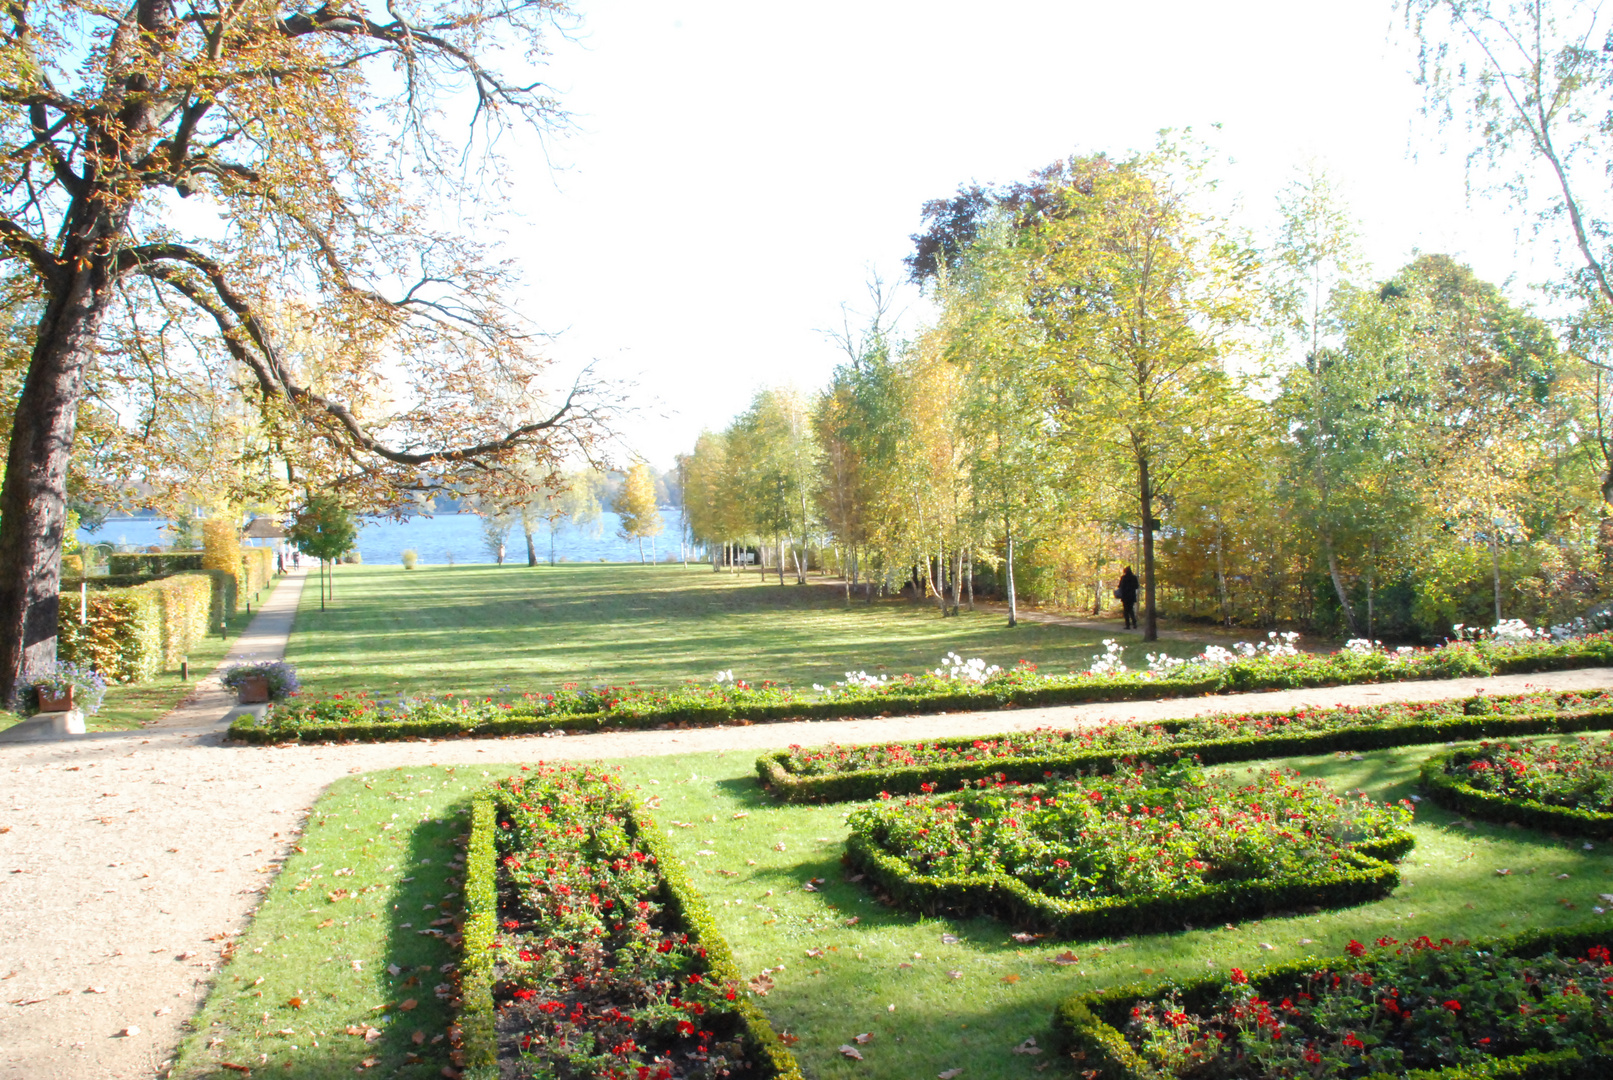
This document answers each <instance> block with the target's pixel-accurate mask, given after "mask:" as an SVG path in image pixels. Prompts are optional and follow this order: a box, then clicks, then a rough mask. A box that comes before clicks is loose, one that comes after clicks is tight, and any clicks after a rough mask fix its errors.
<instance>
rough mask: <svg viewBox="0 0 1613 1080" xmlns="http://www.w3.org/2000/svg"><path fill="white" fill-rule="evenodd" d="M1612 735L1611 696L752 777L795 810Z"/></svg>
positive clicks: (1045, 738)
mask: <svg viewBox="0 0 1613 1080" xmlns="http://www.w3.org/2000/svg"><path fill="white" fill-rule="evenodd" d="M1609 727H1613V693H1609V692H1606V691H1599V692H1595V693H1591V694H1582V693H1579V692H1577V691H1570V692H1566V693H1560V694H1558V693H1531V694H1515V695H1511V696H1504V697H1503V696H1496V697H1491V696H1488V695H1482V694H1480V695H1475V696H1473V697H1469V698H1462V699H1454V700H1447V701H1428V702H1403V703H1396V704H1391V705H1381V706H1372V707H1368V708H1357V707H1349V706H1346V707H1340V708H1334V709H1293V710H1288V711H1286V712H1268V713H1248V714H1228V715H1221V716H1203V717H1195V718H1192V719H1186V720H1166V721H1161V722H1159V723H1153V722H1147V721H1144V722H1111V723H1106V724H1099V725H1094V726H1090V727H1084V728H1076V729H1073V730H1055V729H1051V728H1040V729H1037V730H1035V731H1026V732H1014V733H1009V734H1004V735H987V736H983V737H972V736H971V737H964V738H956V739H934V740H923V741H918V742H905V743H903V742H896V743H882V744H874V745H869V746H838V745H833V744H831V745H829V746H823V747H811V748H802V747H799V746H792V747H790V748H789V749H787V750H777V751H772V752H770V753H767V754H763V755H762V756H761V757H759V758H757V760H756V771H757V773H758V775H759V776H760V777H761V780H762V782H763V784H764V785H766V786H767V787H768V788H769V789H770V790H771V791H772V792H773V793H774V794H775V795H777V796H778V797H780V798H782V799H785V800H787V801H791V802H809V801H821V802H846V801H850V800H854V799H872V798H877V797H878V796H879V795H880V794H881V793H890V794H894V795H912V794H916V793H918V792H920V791H925V790H952V789H954V788H956V787H958V786H959V785H960V784H969V783H974V782H976V781H979V780H981V779H983V778H987V777H990V778H992V779H995V780H998V781H1003V782H1013V783H1033V782H1038V781H1041V780H1044V779H1048V778H1050V777H1053V776H1060V775H1068V774H1074V773H1083V772H1110V771H1113V770H1114V769H1115V768H1116V767H1118V766H1119V765H1120V764H1121V763H1123V762H1133V763H1141V762H1148V763H1153V764H1168V763H1170V762H1173V761H1179V760H1182V759H1185V758H1194V759H1197V760H1199V761H1201V762H1204V763H1207V764H1208V763H1217V764H1224V763H1228V762H1234V761H1252V760H1259V759H1262V758H1273V757H1284V756H1296V755H1301V754H1325V753H1332V752H1336V751H1352V752H1353V751H1364V750H1379V749H1384V748H1386V747H1391V746H1411V745H1417V744H1424V743H1441V742H1450V741H1453V740H1458V739H1471V738H1482V737H1486V736H1496V735H1529V734H1537V733H1553V732H1572V731H1588V730H1595V729H1605V728H1609Z"/></svg>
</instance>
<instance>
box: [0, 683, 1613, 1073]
mask: <svg viewBox="0 0 1613 1080" xmlns="http://www.w3.org/2000/svg"><path fill="white" fill-rule="evenodd" d="M1526 687H1535V688H1542V689H1545V688H1550V689H1561V690H1566V689H1591V688H1609V687H1613V669H1607V668H1598V669H1589V670H1583V671H1569V672H1556V673H1551V674H1544V675H1528V676H1508V677H1497V678H1489V679H1457V680H1451V681H1449V682H1438V683H1395V684H1387V685H1379V686H1364V687H1335V688H1331V689H1324V690H1310V691H1288V692H1280V693H1265V694H1240V695H1235V696H1227V697H1219V698H1196V699H1193V700H1190V701H1182V700H1178V701H1161V702H1137V703H1127V704H1101V705H1080V706H1060V707H1056V708H1046V709H1020V710H1013V711H1007V712H986V713H953V714H945V715H939V716H922V717H888V718H874V719H864V720H845V721H836V722H818V723H810V722H798V723H782V724H757V725H753V726H745V727H722V728H704V729H695V730H683V731H641V732H620V733H614V734H598V735H585V736H575V737H567V738H559V739H540V738H538V737H524V738H514V739H506V740H497V741H492V740H469V739H458V740H444V741H421V742H411V743H380V744H349V745H330V744H327V745H319V746H278V747H260V746H239V745H226V744H225V743H224V741H223V735H222V732H220V731H218V730H209V729H207V728H193V729H189V730H186V729H183V728H179V727H174V726H168V727H164V728H157V729H152V728H148V729H145V730H142V731H136V732H128V733H121V734H108V735H104V736H99V737H95V738H82V739H77V740H74V741H71V742H65V741H64V742H51V743H31V744H9V745H3V746H0V777H4V787H3V789H0V988H3V989H4V993H3V994H0V1077H3V1078H7V1080H24V1078H27V1080H37V1078H39V1077H47V1076H48V1077H53V1078H60V1080H79V1078H82V1080H108V1078H125V1077H128V1078H132V1077H141V1076H151V1075H153V1074H154V1073H156V1072H158V1071H160V1070H161V1068H162V1066H163V1063H164V1062H166V1061H167V1060H168V1058H169V1057H170V1056H171V1055H172V1053H173V1050H174V1048H175V1046H176V1045H177V1044H178V1042H179V1039H180V1037H181V1035H182V1034H183V1032H182V1027H181V1025H182V1024H183V1022H184V1021H185V1020H186V1019H187V1018H188V1017H189V1016H191V1015H192V1014H193V1013H194V1012H195V1010H196V1007H197V1006H198V1004H199V1003H200V1002H201V1000H202V998H203V996H204V995H205V994H206V992H207V988H208V982H209V980H210V979H211V978H212V977H213V974H214V973H215V972H216V971H217V970H218V968H219V966H220V963H221V961H220V955H219V953H220V950H221V949H222V948H223V946H224V944H225V936H227V935H231V934H234V933H237V932H239V931H240V930H241V929H242V928H243V927H244V925H245V924H246V922H247V921H248V920H249V919H250V918H251V915H252V912H253V910H254V908H255V906H256V905H257V902H258V898H259V895H260V893H261V892H262V891H263V889H264V885H265V882H266V881H268V880H269V878H268V877H267V876H266V875H270V874H272V873H273V872H274V871H275V868H276V866H277V864H278V863H279V861H280V860H281V858H282V857H283V856H284V855H285V853H286V852H287V851H288V850H289V847H290V845H291V844H292V843H293V842H294V840H295V838H296V836H297V835H298V833H299V831H300V828H301V825H302V821H303V817H304V814H305V812H306V811H307V809H308V808H309V807H310V806H312V804H313V802H314V800H315V799H317V798H318V797H319V796H320V794H321V793H322V792H323V791H324V790H325V789H326V787H327V786H328V785H329V784H330V783H332V782H333V781H335V780H337V779H339V778H340V777H343V776H345V775H347V774H349V773H358V772H366V771H370V770H374V769H383V768H390V767H394V766H403V767H411V766H423V765H429V764H439V763H440V764H456V763H458V764H464V763H475V762H483V763H489V764H490V763H494V762H505V761H513V760H521V759H525V760H528V761H531V760H535V759H550V760H553V759H562V758H568V759H593V758H600V757H613V758H616V757H635V756H646V755H655V754H669V753H678V754H689V753H700V752H705V751H733V752H738V753H741V754H750V753H755V752H760V751H762V750H766V749H772V748H777V747H784V746H789V745H791V744H792V743H800V744H803V745H812V744H821V743H826V742H870V741H878V740H894V739H911V738H917V737H921V736H922V737H925V738H930V737H939V736H947V735H966V734H989V733H992V732H1001V731H1007V730H1022V729H1026V728H1034V727H1039V726H1045V725H1072V724H1078V723H1092V722H1096V721H1098V720H1101V719H1119V718H1137V719H1148V718H1153V719H1160V718H1165V717H1169V716H1185V715H1193V714H1202V713H1209V712H1224V711H1245V710H1253V709H1274V708H1288V707H1293V706H1298V705H1311V706H1327V705H1333V704H1336V703H1340V702H1350V703H1358V704H1367V703H1383V702H1388V701H1394V700H1416V699H1434V698H1445V697H1454V696H1465V695H1467V694H1471V693H1473V692H1475V691H1476V690H1478V689H1481V688H1482V689H1486V690H1489V691H1491V692H1494V693H1516V692H1519V691H1521V690H1523V689H1525V688H1526ZM131 1027H137V1028H138V1029H139V1032H138V1034H132V1035H122V1034H120V1033H121V1032H123V1031H124V1030H125V1029H129V1028H131Z"/></svg>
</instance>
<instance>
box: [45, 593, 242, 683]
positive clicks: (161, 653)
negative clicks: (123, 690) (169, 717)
mask: <svg viewBox="0 0 1613 1080" xmlns="http://www.w3.org/2000/svg"><path fill="white" fill-rule="evenodd" d="M232 586H233V580H232V579H231V578H230V577H229V575H227V574H219V573H216V572H211V571H194V572H187V573H181V574H174V575H172V576H169V577H163V578H157V579H155V580H150V581H143V582H141V583H139V584H137V585H132V586H129V587H127V588H113V589H92V590H91V591H90V592H89V593H88V595H87V596H86V597H85V603H84V607H85V608H86V609H87V610H86V614H87V616H88V617H87V619H86V620H85V621H84V622H82V623H81V622H80V621H79V603H78V598H77V597H76V596H73V595H71V594H69V595H67V596H63V597H62V598H61V605H60V607H59V608H58V609H57V613H56V635H57V636H56V653H57V656H59V657H60V658H61V659H63V660H67V661H71V662H72V663H76V664H87V665H89V666H90V667H92V668H94V669H95V670H96V671H98V672H100V673H101V675H102V676H103V677H104V678H106V679H107V681H109V682H122V683H130V682H142V681H144V680H146V679H149V678H151V677H152V676H154V675H156V674H157V673H158V672H159V671H164V670H168V669H170V668H175V667H178V666H179V661H180V658H182V657H183V656H185V655H186V654H187V653H189V652H190V650H191V649H192V648H194V647H195V645H196V643H197V642H199V641H201V640H202V639H203V638H205V637H206V636H207V634H208V630H209V628H211V627H214V626H217V625H218V623H219V619H220V612H221V611H222V610H228V609H227V608H225V607H224V605H225V604H226V603H227V602H228V601H229V600H230V599H232V598H233V595H234V594H233V590H232Z"/></svg>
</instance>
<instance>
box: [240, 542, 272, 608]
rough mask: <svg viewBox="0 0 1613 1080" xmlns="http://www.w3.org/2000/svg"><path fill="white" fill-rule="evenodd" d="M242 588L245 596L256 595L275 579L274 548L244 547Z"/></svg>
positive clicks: (242, 552)
mask: <svg viewBox="0 0 1613 1080" xmlns="http://www.w3.org/2000/svg"><path fill="white" fill-rule="evenodd" d="M241 568H242V572H241V579H240V589H241V595H243V596H256V595H258V593H260V592H262V591H263V590H264V589H266V588H268V586H269V583H270V582H272V581H273V580H274V549H273V548H266V547H244V548H242V549H241Z"/></svg>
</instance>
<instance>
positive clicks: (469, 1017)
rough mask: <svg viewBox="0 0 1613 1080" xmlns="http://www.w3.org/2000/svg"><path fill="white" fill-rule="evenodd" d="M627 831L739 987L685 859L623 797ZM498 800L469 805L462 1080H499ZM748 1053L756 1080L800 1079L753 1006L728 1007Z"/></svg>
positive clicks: (716, 968)
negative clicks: (757, 1068) (495, 969)
mask: <svg viewBox="0 0 1613 1080" xmlns="http://www.w3.org/2000/svg"><path fill="white" fill-rule="evenodd" d="M622 797H623V799H624V801H625V802H626V804H627V825H628V831H629V832H630V833H631V834H632V835H633V836H634V838H635V839H636V840H638V842H639V843H640V844H642V845H643V847H644V849H645V851H646V852H647V853H648V854H650V855H653V856H654V857H655V864H656V866H657V868H658V869H659V870H660V872H661V883H662V888H663V889H664V890H665V898H666V911H667V912H668V914H669V915H670V916H671V917H672V918H673V920H674V922H675V924H676V925H678V926H680V928H681V930H682V932H684V933H687V934H688V935H689V940H690V941H691V942H692V943H694V944H695V945H697V946H698V947H699V948H702V949H704V950H705V959H706V965H707V970H708V971H709V972H710V974H711V975H712V976H713V977H715V979H716V980H717V981H718V982H722V983H730V982H731V983H735V984H738V985H743V984H744V981H745V979H744V975H743V974H742V973H741V972H740V969H739V965H738V963H737V962H735V960H734V954H733V950H732V949H730V948H729V946H728V941H727V939H726V938H724V937H723V935H722V932H721V931H720V930H719V929H718V928H717V923H716V920H715V919H713V918H712V915H711V909H710V908H709V907H708V906H707V905H706V901H705V899H704V898H703V897H702V896H701V895H700V893H699V891H698V890H697V889H696V888H695V887H694V884H693V882H691V881H690V879H689V875H688V872H687V871H686V870H685V869H684V868H683V861H682V860H681V859H680V858H679V857H678V856H677V854H676V852H674V851H673V850H672V849H671V846H670V845H669V844H668V843H667V842H666V837H665V835H664V834H663V833H662V832H661V830H660V828H659V827H658V826H657V825H656V824H655V820H654V819H653V818H651V817H650V816H649V814H648V813H646V812H645V810H644V808H643V807H642V806H641V805H639V803H638V801H637V800H636V799H634V798H632V797H631V796H629V795H626V794H625V793H624V794H623V796H622ZM495 799H496V796H495V795H494V793H493V792H492V791H491V790H490V789H487V788H484V789H482V790H481V791H479V792H478V793H477V794H476V796H475V797H474V799H473V801H472V804H471V836H470V844H469V848H468V850H467V853H466V867H465V928H464V931H463V933H464V942H465V944H464V957H463V959H462V960H461V968H460V998H461V1002H462V1004H461V1012H460V1017H459V1026H460V1033H461V1039H462V1044H461V1045H462V1047H463V1049H464V1057H465V1066H466V1072H465V1076H466V1077H467V1080H493V1078H495V1077H496V1076H497V1075H498V1065H497V1062H498V1033H497V1029H496V1025H497V1006H496V1004H495V1003H494V1001H493V955H494V951H493V949H492V948H491V946H492V945H493V942H494V941H495V939H496V938H497V932H498V815H497V812H496V811H497V808H496V805H495ZM734 1014H735V1015H736V1016H737V1017H738V1019H739V1023H740V1027H741V1029H742V1030H743V1032H744V1038H745V1044H746V1050H747V1052H748V1053H749V1054H750V1055H751V1056H753V1057H754V1058H755V1059H756V1060H757V1062H758V1064H760V1065H761V1067H762V1068H761V1072H762V1076H764V1077H769V1078H776V1080H804V1078H803V1077H802V1074H801V1069H800V1066H799V1065H797V1064H796V1061H795V1055H794V1054H792V1053H790V1051H789V1048H788V1047H786V1046H785V1045H784V1041H783V1040H782V1039H780V1038H779V1036H778V1032H777V1031H775V1030H774V1029H773V1025H772V1024H771V1023H770V1022H769V1021H768V1019H767V1017H766V1015H764V1014H763V1013H762V1011H761V1010H760V1009H758V1008H757V1007H756V1006H755V1005H754V1004H752V1003H751V1002H750V1001H746V1000H743V999H741V1000H738V1001H736V1002H734Z"/></svg>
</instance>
